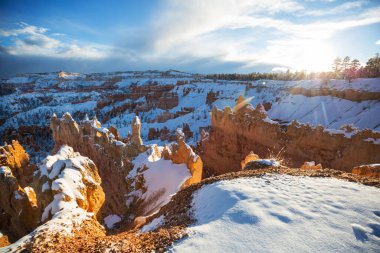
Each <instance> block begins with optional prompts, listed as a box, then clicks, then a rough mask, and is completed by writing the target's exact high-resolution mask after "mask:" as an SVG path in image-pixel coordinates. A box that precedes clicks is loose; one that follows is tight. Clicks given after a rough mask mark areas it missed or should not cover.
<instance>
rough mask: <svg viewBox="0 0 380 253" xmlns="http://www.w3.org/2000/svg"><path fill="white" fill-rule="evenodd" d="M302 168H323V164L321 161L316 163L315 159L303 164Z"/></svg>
mask: <svg viewBox="0 0 380 253" xmlns="http://www.w3.org/2000/svg"><path fill="white" fill-rule="evenodd" d="M300 169H301V170H321V169H322V165H321V164H320V163H319V164H317V165H316V164H315V162H314V161H311V162H304V164H303V165H302V166H301V168H300Z"/></svg>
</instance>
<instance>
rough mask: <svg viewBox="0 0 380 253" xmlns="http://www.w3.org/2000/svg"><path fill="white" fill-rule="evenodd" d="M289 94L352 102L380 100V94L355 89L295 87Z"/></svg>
mask: <svg viewBox="0 0 380 253" xmlns="http://www.w3.org/2000/svg"><path fill="white" fill-rule="evenodd" d="M289 93H291V94H294V95H297V94H302V95H304V96H307V97H314V96H333V97H337V98H343V99H347V100H351V101H364V100H380V92H368V91H360V90H355V89H344V90H337V89H330V88H324V87H321V88H312V89H306V88H300V87H294V88H290V89H289Z"/></svg>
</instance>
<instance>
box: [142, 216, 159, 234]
mask: <svg viewBox="0 0 380 253" xmlns="http://www.w3.org/2000/svg"><path fill="white" fill-rule="evenodd" d="M163 222H164V216H163V215H161V216H160V217H158V218H155V219H154V220H152V221H151V222H150V223H148V224H146V225H145V226H143V227H142V228H141V232H143V233H145V232H149V231H152V230H155V229H156V228H158V227H159V226H161V225H162V223H163Z"/></svg>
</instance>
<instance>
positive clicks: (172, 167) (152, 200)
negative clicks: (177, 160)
mask: <svg viewBox="0 0 380 253" xmlns="http://www.w3.org/2000/svg"><path fill="white" fill-rule="evenodd" d="M155 150H157V151H158V153H157V152H156V151H155ZM162 150H163V147H161V146H154V145H153V146H151V148H150V149H149V150H148V151H146V152H143V153H141V154H140V155H138V156H137V157H136V158H135V159H134V160H133V161H132V162H133V163H134V167H133V170H131V171H130V173H129V174H128V177H127V178H129V179H132V180H133V179H135V178H137V177H138V176H139V175H141V174H142V175H143V176H144V179H145V187H146V188H147V191H146V192H145V193H143V194H142V195H141V197H140V196H139V195H140V194H141V191H139V189H136V191H134V192H132V193H131V194H130V195H129V197H128V198H127V206H129V204H131V202H132V198H133V197H140V198H141V199H143V200H145V201H147V202H148V205H147V207H146V208H145V213H144V215H148V214H151V213H153V212H155V211H157V210H158V209H159V208H160V207H161V206H163V205H165V204H166V203H168V202H169V201H170V198H171V196H172V195H173V194H175V193H177V192H178V191H179V189H180V187H181V186H182V184H183V183H184V182H185V181H186V180H187V179H188V178H190V177H191V174H190V172H189V170H188V169H187V166H186V164H174V163H173V162H172V161H171V160H165V159H164V158H161V155H160V154H161V152H162ZM144 166H146V167H147V168H148V169H147V170H144V171H142V172H138V168H141V169H142V168H144ZM163 175H165V176H164V177H163Z"/></svg>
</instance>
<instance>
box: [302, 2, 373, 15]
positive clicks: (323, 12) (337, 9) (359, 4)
mask: <svg viewBox="0 0 380 253" xmlns="http://www.w3.org/2000/svg"><path fill="white" fill-rule="evenodd" d="M366 3H367V1H363V0H359V1H352V2H346V3H343V4H341V5H338V6H336V7H333V8H328V9H327V8H324V9H318V10H306V11H304V12H303V13H301V14H300V15H301V16H325V15H334V14H339V13H342V12H345V11H347V10H352V9H358V8H360V7H362V6H363V5H364V4H366Z"/></svg>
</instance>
